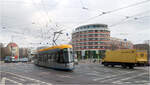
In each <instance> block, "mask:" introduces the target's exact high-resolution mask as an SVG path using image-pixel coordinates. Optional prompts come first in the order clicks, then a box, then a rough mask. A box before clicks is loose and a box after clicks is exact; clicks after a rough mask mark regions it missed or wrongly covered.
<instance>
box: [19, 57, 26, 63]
mask: <svg viewBox="0 0 150 85" xmlns="http://www.w3.org/2000/svg"><path fill="white" fill-rule="evenodd" d="M19 62H28V58H20V59H19Z"/></svg>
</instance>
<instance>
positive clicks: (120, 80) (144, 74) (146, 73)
mask: <svg viewBox="0 0 150 85" xmlns="http://www.w3.org/2000/svg"><path fill="white" fill-rule="evenodd" d="M145 74H147V73H141V74H139V75H136V76H131V77H127V78H124V79H120V80H117V81H114V82H112V83H119V82H121V81H126V80H129V79H133V78H136V77H139V76H142V75H145Z"/></svg>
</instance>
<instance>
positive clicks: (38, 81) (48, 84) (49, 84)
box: [5, 72, 52, 85]
mask: <svg viewBox="0 0 150 85" xmlns="http://www.w3.org/2000/svg"><path fill="white" fill-rule="evenodd" d="M5 73H8V74H12V75H15V76H18V77H21V78H24V79H28V80H32V81H36V82H37V83H43V84H47V85H52V84H51V83H47V82H43V81H40V80H37V79H33V78H30V77H26V76H22V75H20V74H19V75H18V74H15V73H11V72H5Z"/></svg>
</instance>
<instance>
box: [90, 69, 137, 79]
mask: <svg viewBox="0 0 150 85" xmlns="http://www.w3.org/2000/svg"><path fill="white" fill-rule="evenodd" d="M133 72H135V71H132V72H126V73H123V74H119V75H111V76H106V77H104V78H96V79H93V81H98V80H103V79H107V78H111V77H116V76H121V75H125V74H129V73H133Z"/></svg>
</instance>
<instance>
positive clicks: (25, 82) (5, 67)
mask: <svg viewBox="0 0 150 85" xmlns="http://www.w3.org/2000/svg"><path fill="white" fill-rule="evenodd" d="M149 69H150V68H149V67H136V68H135V69H123V68H121V67H104V66H103V65H101V64H97V63H96V64H94V63H90V64H87V63H79V65H77V66H76V69H75V70H74V71H59V70H53V69H48V68H43V67H38V66H35V65H34V64H30V63H4V64H1V65H0V73H1V77H0V79H1V80H0V85H13V84H14V85H16V84H18V85H30V84H32V85H52V84H64V85H65V84H85V85H86V84H97V85H117V84H119V85H148V84H150V81H149V79H150V78H149V71H150V70H149Z"/></svg>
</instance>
